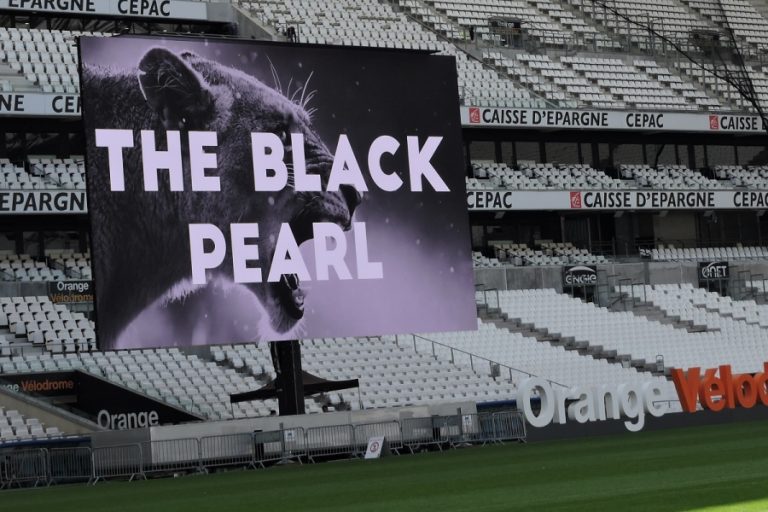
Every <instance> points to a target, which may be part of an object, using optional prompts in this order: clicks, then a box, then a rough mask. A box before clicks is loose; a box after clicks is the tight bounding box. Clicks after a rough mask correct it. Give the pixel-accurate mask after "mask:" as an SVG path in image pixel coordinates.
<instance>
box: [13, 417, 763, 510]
mask: <svg viewBox="0 0 768 512" xmlns="http://www.w3.org/2000/svg"><path fill="white" fill-rule="evenodd" d="M767 427H768V423H765V422H750V423H737V424H729V425H720V426H710V427H697V428H686V429H678V430H668V431H659V432H643V433H639V434H629V433H627V434H625V435H619V436H612V437H600V438H591V439H579V440H568V441H553V442H545V443H530V444H525V445H522V444H508V445H505V446H485V447H473V448H462V449H459V450H452V451H447V452H444V453H429V454H418V455H415V456H404V457H396V456H393V457H386V458H384V459H382V460H378V461H362V460H354V461H340V462H332V463H327V464H317V465H304V466H299V465H290V466H282V467H275V468H270V469H268V470H258V471H239V470H238V471H231V472H227V473H218V474H213V475H197V476H188V477H183V478H176V479H168V478H166V479H156V480H150V481H147V482H143V481H142V482H131V483H127V482H106V483H99V484H98V485H96V486H95V487H88V486H85V485H81V484H75V485H61V486H54V487H51V488H47V489H28V490H12V491H3V492H1V493H0V510H2V511H4V512H26V511H30V512H33V511H34V512H88V511H108V512H129V511H137V512H138V511H141V512H147V511H160V512H196V511H212V512H213V511H215V512H237V511H249V512H252V511H269V512H283V511H285V512H292V511H297V510H313V511H315V510H317V511H329V512H330V511H333V512H367V511H398V512H400V511H417V512H429V511H441V512H444V511H472V512H474V511H486V510H488V511H509V510H526V511H561V510H568V511H572V510H573V511H603V510H618V511H628V510H642V511H654V512H659V511H683V510H707V511H710V510H739V511H742V510H743V511H765V510H768V435H766V434H767V433H768V429H767Z"/></svg>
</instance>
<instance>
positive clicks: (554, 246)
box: [472, 242, 607, 268]
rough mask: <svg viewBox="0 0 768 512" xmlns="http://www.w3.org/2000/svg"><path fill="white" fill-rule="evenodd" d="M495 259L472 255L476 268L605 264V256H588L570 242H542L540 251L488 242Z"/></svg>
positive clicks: (480, 254) (524, 245)
mask: <svg viewBox="0 0 768 512" xmlns="http://www.w3.org/2000/svg"><path fill="white" fill-rule="evenodd" d="M489 245H490V247H491V248H492V249H493V251H494V254H495V257H493V258H487V257H485V256H483V255H482V253H480V252H473V253H472V261H473V264H474V266H475V267H476V268H489V267H499V266H504V265H513V266H518V267H519V266H528V265H573V264H584V265H597V264H600V263H605V262H606V261H607V260H606V258H605V256H602V255H595V254H590V252H589V251H588V250H587V249H579V248H577V247H575V246H574V245H573V244H571V243H570V242H565V243H559V242H542V243H540V244H539V247H540V250H534V249H531V248H530V247H528V246H527V245H526V244H520V243H512V242H490V243H489Z"/></svg>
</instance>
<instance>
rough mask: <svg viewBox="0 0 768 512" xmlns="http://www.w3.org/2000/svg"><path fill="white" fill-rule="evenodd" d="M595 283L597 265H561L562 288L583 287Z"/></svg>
mask: <svg viewBox="0 0 768 512" xmlns="http://www.w3.org/2000/svg"><path fill="white" fill-rule="evenodd" d="M596 284H597V267H596V266H594V265H576V266H572V267H563V288H574V287H576V288H584V287H587V286H595V285H596Z"/></svg>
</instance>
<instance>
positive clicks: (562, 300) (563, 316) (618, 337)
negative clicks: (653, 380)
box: [499, 286, 768, 372]
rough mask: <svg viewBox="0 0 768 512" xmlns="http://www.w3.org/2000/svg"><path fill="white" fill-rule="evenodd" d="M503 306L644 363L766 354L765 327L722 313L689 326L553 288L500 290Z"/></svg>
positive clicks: (711, 363) (738, 360)
mask: <svg viewBox="0 0 768 512" xmlns="http://www.w3.org/2000/svg"><path fill="white" fill-rule="evenodd" d="M645 291H646V290H645V288H644V287H642V286H641V287H633V288H632V292H631V293H632V294H633V295H634V294H637V295H636V296H637V297H638V298H639V297H644V298H645V297H646V295H644V294H643V293H644V292H645ZM646 300H647V299H646ZM499 307H500V310H501V312H502V313H503V314H504V315H505V316H506V317H507V318H508V319H509V320H511V321H512V322H516V323H518V324H532V325H533V326H535V327H536V328H537V329H546V332H547V333H549V335H551V336H556V337H557V338H558V339H561V340H562V339H563V338H569V340H568V341H566V343H570V344H572V346H574V347H576V348H581V349H585V350H587V351H588V352H590V353H593V354H597V355H601V356H604V357H614V358H626V360H628V361H631V362H632V363H633V364H634V365H635V366H637V367H640V368H643V369H646V368H656V367H657V362H661V363H662V365H663V367H664V368H672V367H674V368H690V367H693V366H699V367H702V368H710V367H716V366H718V365H720V364H726V363H730V364H732V365H733V366H734V371H739V372H754V371H757V370H759V369H760V367H761V365H762V361H765V360H766V358H767V357H768V347H766V346H765V344H764V343H763V341H762V340H763V339H764V336H765V334H764V331H763V330H762V328H761V327H758V326H753V325H747V324H746V323H744V322H741V323H739V322H738V321H737V320H734V319H733V318H726V317H721V321H720V322H717V325H718V330H714V328H713V329H707V330H706V331H704V332H688V331H687V330H685V329H681V328H677V327H675V326H673V325H669V324H662V323H660V322H657V321H653V320H649V319H648V318H646V317H644V316H641V315H636V314H634V313H633V312H631V311H611V310H609V309H607V308H601V307H598V306H596V305H595V304H592V303H585V302H583V301H581V300H580V299H575V298H573V297H570V296H567V295H564V294H558V293H556V292H555V291H554V290H551V289H536V290H507V291H501V292H499ZM675 314H677V311H676V312H675ZM717 316H720V315H717ZM702 318H704V319H706V320H712V319H711V318H710V317H708V316H705V317H698V316H691V317H690V318H687V319H688V320H701V319H702ZM742 324H743V325H742ZM659 358H660V359H659ZM737 368H738V370H737Z"/></svg>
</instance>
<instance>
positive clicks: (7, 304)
mask: <svg viewBox="0 0 768 512" xmlns="http://www.w3.org/2000/svg"><path fill="white" fill-rule="evenodd" d="M0 308H1V309H2V311H0V329H5V330H7V331H8V334H6V335H0V337H2V338H3V339H4V340H5V342H6V343H2V344H0V346H5V348H4V349H3V350H4V351H5V352H11V351H12V349H14V348H16V349H19V348H22V347H29V346H34V347H40V348H45V349H46V350H48V351H49V352H52V353H62V352H67V353H72V352H76V351H77V352H86V351H89V350H93V349H94V348H95V345H96V335H95V333H94V325H93V322H92V321H91V320H89V319H87V318H86V317H85V316H84V315H83V313H77V312H74V313H73V312H71V311H70V310H69V309H68V308H67V306H65V305H63V304H54V303H52V302H51V301H50V299H49V298H48V297H45V296H39V297H12V298H11V297H0ZM0 332H1V331H0Z"/></svg>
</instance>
